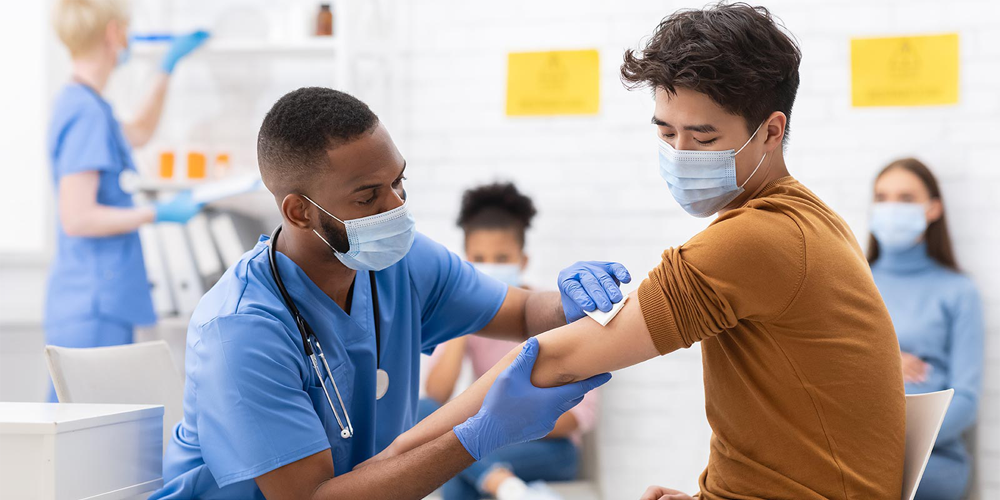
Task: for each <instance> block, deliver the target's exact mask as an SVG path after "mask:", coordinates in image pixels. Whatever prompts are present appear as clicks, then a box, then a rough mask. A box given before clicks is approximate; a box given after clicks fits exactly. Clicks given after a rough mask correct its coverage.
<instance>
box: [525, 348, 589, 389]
mask: <svg viewBox="0 0 1000 500" xmlns="http://www.w3.org/2000/svg"><path fill="white" fill-rule="evenodd" d="M582 379H583V377H581V376H580V375H579V374H577V373H574V372H573V371H572V370H568V369H567V367H566V364H565V363H564V356H561V355H555V354H553V355H547V356H541V355H540V356H539V358H538V360H537V361H535V367H534V369H533V370H532V371H531V383H532V384H533V385H534V386H535V387H557V386H560V385H566V384H571V383H573V382H576V381H578V380H582Z"/></svg>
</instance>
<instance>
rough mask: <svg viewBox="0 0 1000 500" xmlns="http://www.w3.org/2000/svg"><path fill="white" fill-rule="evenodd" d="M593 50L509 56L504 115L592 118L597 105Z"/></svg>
mask: <svg viewBox="0 0 1000 500" xmlns="http://www.w3.org/2000/svg"><path fill="white" fill-rule="evenodd" d="M599 66H600V65H599V57H598V53H597V50H560V51H551V52H512V53H510V54H508V56H507V115H508V116H552V115H594V114H597V110H598V107H599V103H600V70H599V69H600V68H599Z"/></svg>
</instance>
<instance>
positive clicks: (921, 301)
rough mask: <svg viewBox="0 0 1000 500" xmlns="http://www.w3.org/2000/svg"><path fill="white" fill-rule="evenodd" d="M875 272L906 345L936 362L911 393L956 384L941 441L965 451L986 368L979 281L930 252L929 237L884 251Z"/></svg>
mask: <svg viewBox="0 0 1000 500" xmlns="http://www.w3.org/2000/svg"><path fill="white" fill-rule="evenodd" d="M872 275H873V276H874V278H875V284H876V285H878V289H879V291H880V292H881V293H882V299H883V300H885V306H886V307H887V308H888V309H889V315H890V316H892V323H893V326H895V328H896V335H897V337H898V338H899V348H900V350H901V351H903V352H907V353H910V354H913V355H914V356H917V357H919V358H920V359H922V360H924V362H926V363H928V364H929V365H930V366H929V371H928V373H927V380H926V381H925V382H922V383H914V384H906V393H907V394H919V393H925V392H933V391H940V390H943V389H947V388H954V389H955V398H954V399H953V400H952V402H951V406H950V407H949V408H948V414H947V416H945V419H944V424H942V426H941V432H940V434H938V440H937V446H938V447H953V446H954V447H958V448H963V452H964V447H962V446H961V440H960V438H961V436H962V433H963V432H964V431H965V430H966V429H968V428H969V426H970V425H972V424H973V423H974V422H975V421H976V411H977V408H978V406H979V394H980V390H981V387H982V373H983V314H982V306H981V304H980V302H979V294H978V292H977V291H976V287H975V285H974V284H973V283H972V280H971V279H969V278H968V277H967V276H965V275H963V274H960V273H957V272H955V271H952V270H950V269H948V268H946V267H944V266H942V265H940V264H938V263H937V262H936V261H934V260H933V259H931V258H930V257H928V255H927V246H926V244H923V243H921V244H919V245H917V246H914V247H911V248H909V249H906V250H903V251H898V252H883V253H882V255H881V256H879V259H878V260H877V261H875V263H874V264H873V265H872ZM949 445H950V446H949Z"/></svg>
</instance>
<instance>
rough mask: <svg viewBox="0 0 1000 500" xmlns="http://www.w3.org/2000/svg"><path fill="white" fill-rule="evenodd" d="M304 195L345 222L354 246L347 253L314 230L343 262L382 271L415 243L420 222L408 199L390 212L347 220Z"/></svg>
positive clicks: (368, 269)
mask: <svg viewBox="0 0 1000 500" xmlns="http://www.w3.org/2000/svg"><path fill="white" fill-rule="evenodd" d="M302 197H303V198H305V199H306V200H308V201H309V203H312V204H313V205H316V208H318V209H320V210H321V211H322V212H323V213H325V214H326V215H329V216H330V217H333V219H334V220H336V221H337V222H340V223H341V224H343V225H344V229H345V230H346V231H347V241H348V243H349V245H350V246H349V249H348V251H347V252H346V253H341V252H338V251H337V249H336V248H334V247H333V245H331V244H330V241H329V240H327V239H326V238H324V237H323V235H322V234H320V233H319V231H317V230H315V229H313V233H316V236H319V239H321V240H323V243H326V245H327V246H328V247H330V250H333V253H334V255H336V256H337V259H339V260H340V262H342V263H343V264H344V265H345V266H347V267H349V268H351V269H354V270H356V271H381V270H383V269H385V268H387V267H389V266H391V265H393V264H395V263H397V262H399V261H400V260H402V259H403V257H405V256H406V254H407V253H408V252H409V251H410V247H411V246H413V239H414V237H415V235H416V221H414V219H413V215H412V214H411V213H410V209H409V207H408V206H407V204H406V202H405V201H404V202H403V204H402V205H400V206H398V207H396V208H394V209H392V210H389V211H388V212H382V213H380V214H375V215H371V216H368V217H362V218H360V219H349V220H346V221H345V220H341V219H339V218H338V217H337V216H335V215H333V214H331V213H330V212H328V211H327V210H326V209H325V208H323V207H321V206H319V204H318V203H316V202H315V201H312V200H311V199H309V197H308V196H305V195H303V196H302Z"/></svg>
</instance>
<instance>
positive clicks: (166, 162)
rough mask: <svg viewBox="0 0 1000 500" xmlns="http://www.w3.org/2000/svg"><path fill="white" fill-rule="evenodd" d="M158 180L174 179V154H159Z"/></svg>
mask: <svg viewBox="0 0 1000 500" xmlns="http://www.w3.org/2000/svg"><path fill="white" fill-rule="evenodd" d="M160 178H161V179H173V178H174V152H173V151H163V152H162V153H160Z"/></svg>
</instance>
